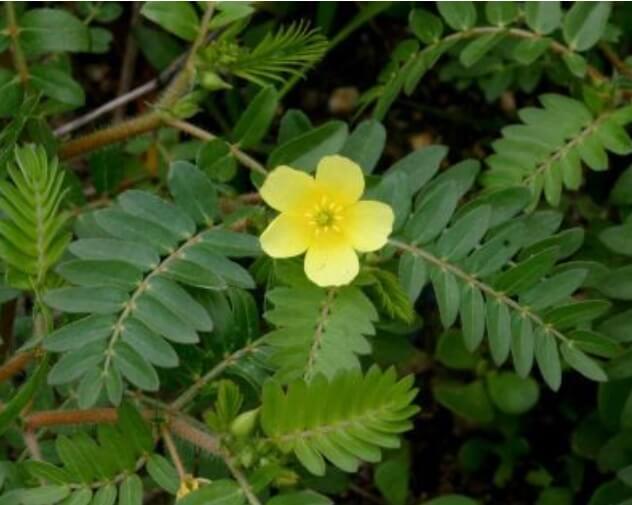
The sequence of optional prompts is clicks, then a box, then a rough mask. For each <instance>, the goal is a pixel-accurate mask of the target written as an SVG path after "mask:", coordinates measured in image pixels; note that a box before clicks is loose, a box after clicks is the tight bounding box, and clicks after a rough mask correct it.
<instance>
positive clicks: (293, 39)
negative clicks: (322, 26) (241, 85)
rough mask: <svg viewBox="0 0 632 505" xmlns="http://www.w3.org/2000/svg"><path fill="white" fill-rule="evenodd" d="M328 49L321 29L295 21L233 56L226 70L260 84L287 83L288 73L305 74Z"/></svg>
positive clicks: (269, 32)
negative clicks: (237, 55) (319, 30)
mask: <svg viewBox="0 0 632 505" xmlns="http://www.w3.org/2000/svg"><path fill="white" fill-rule="evenodd" d="M326 49H327V39H325V37H324V36H323V35H322V34H321V33H319V32H318V30H313V29H311V28H310V26H309V24H308V23H305V22H293V23H291V24H290V25H287V26H281V27H280V28H278V29H277V30H276V31H274V32H273V31H267V32H266V34H265V36H264V37H263V38H262V39H260V41H259V43H258V44H257V45H256V46H255V47H253V48H252V49H251V50H249V51H241V52H240V55H239V57H238V58H231V60H232V61H229V62H227V69H226V70H227V71H229V72H231V73H232V74H234V75H236V76H238V77H241V78H242V79H247V80H249V81H250V82H253V83H255V84H257V85H259V86H265V85H267V84H271V83H273V82H275V81H276V82H285V80H286V78H287V77H288V76H302V75H303V74H304V72H305V71H306V70H307V69H308V68H309V67H311V66H312V65H313V64H314V63H315V62H317V61H318V60H319V59H320V58H321V57H322V56H323V54H324V53H325V51H326ZM215 64H216V63H215V62H211V65H215Z"/></svg>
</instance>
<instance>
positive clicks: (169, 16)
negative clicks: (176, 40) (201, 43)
mask: <svg viewBox="0 0 632 505" xmlns="http://www.w3.org/2000/svg"><path fill="white" fill-rule="evenodd" d="M140 12H141V14H142V15H143V16H145V17H146V18H147V19H149V20H151V21H153V22H154V23H156V24H158V25H160V26H161V27H162V28H164V29H165V30H167V31H168V32H170V33H173V34H174V35H177V36H178V37H180V38H182V39H184V40H188V41H193V40H194V39H195V37H196V36H197V33H198V30H199V29H200V20H199V18H198V15H197V13H196V12H195V8H194V7H193V4H190V3H188V2H145V3H144V4H143V7H142V9H141V11H140Z"/></svg>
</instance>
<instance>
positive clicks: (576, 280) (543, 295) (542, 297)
mask: <svg viewBox="0 0 632 505" xmlns="http://www.w3.org/2000/svg"><path fill="white" fill-rule="evenodd" d="M587 274H588V271H587V270H585V269H583V268H581V269H580V268H575V269H571V270H566V271H564V272H561V273H559V274H555V275H551V276H550V277H549V278H547V279H545V280H543V281H542V282H540V283H539V284H537V285H536V286H534V287H532V288H531V289H529V290H528V291H526V292H525V293H523V294H522V295H521V296H520V303H522V304H524V305H526V306H528V307H531V308H532V309H534V310H542V309H546V308H548V307H551V306H553V305H555V304H558V303H561V302H564V301H566V300H567V299H568V298H569V297H570V296H571V295H572V294H573V293H574V292H575V291H576V290H577V289H578V288H579V287H581V286H582V285H583V283H584V280H585V279H586V275H587Z"/></svg>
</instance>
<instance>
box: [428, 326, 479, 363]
mask: <svg viewBox="0 0 632 505" xmlns="http://www.w3.org/2000/svg"><path fill="white" fill-rule="evenodd" d="M435 358H436V359H437V360H438V361H439V362H441V364H443V365H445V366H446V367H448V368H452V369H454V370H474V369H475V368H476V364H477V363H478V358H477V357H476V356H475V355H474V354H472V352H471V351H469V350H468V349H467V347H466V345H465V341H464V339H463V335H461V333H459V332H458V331H456V330H450V331H446V332H445V333H443V334H442V335H441V337H439V341H438V342H437V349H436V350H435Z"/></svg>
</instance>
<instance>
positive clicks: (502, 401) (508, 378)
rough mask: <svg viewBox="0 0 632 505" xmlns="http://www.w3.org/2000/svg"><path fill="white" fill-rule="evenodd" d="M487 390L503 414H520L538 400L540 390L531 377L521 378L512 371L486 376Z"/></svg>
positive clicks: (529, 408)
mask: <svg viewBox="0 0 632 505" xmlns="http://www.w3.org/2000/svg"><path fill="white" fill-rule="evenodd" d="M487 390H488V391H489V397H490V398H491V400H492V402H494V404H495V405H496V407H498V409H500V410H501V411H502V412H504V413H505V414H511V415H520V414H524V413H525V412H528V411H529V410H531V409H532V408H533V407H534V406H535V404H536V403H537V402H538V398H539V396H540V390H539V389H538V384H537V382H535V381H534V380H533V379H531V378H530V377H529V378H524V379H523V378H522V377H520V376H518V375H516V374H514V373H512V372H500V373H494V374H490V375H488V376H487Z"/></svg>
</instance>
